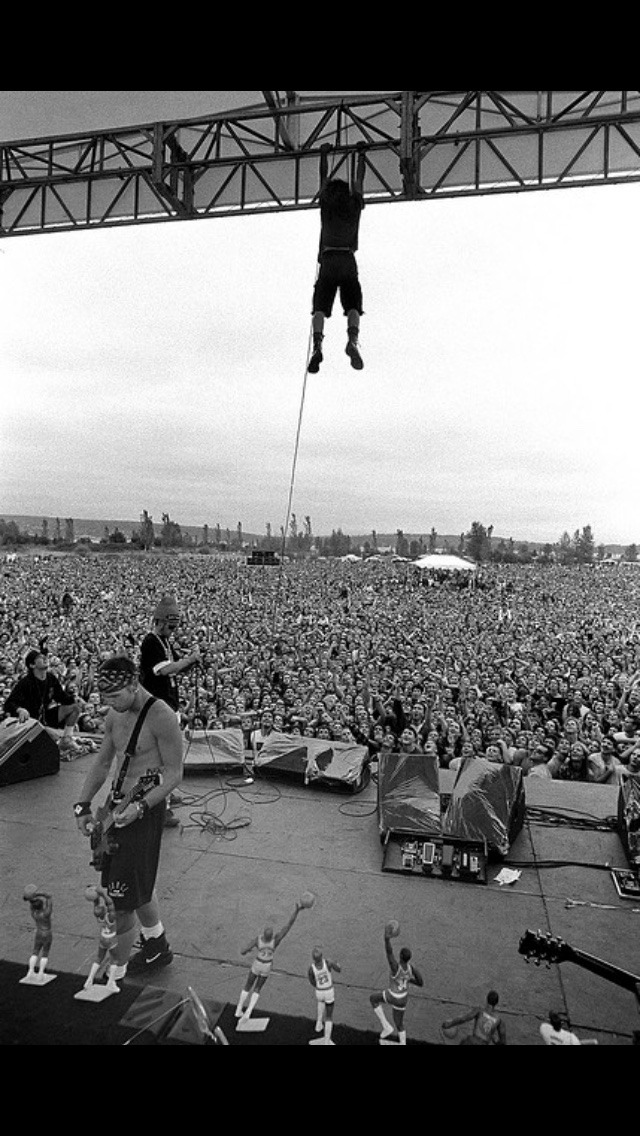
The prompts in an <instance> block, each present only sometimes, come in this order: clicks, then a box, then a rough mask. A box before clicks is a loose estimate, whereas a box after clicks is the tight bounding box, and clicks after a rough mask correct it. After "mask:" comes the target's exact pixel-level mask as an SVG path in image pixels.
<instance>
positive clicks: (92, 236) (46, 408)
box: [0, 92, 640, 544]
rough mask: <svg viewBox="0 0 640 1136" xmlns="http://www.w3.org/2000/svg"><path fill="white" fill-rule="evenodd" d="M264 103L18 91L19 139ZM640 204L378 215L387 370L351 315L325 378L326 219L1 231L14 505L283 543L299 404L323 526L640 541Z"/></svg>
mask: <svg viewBox="0 0 640 1136" xmlns="http://www.w3.org/2000/svg"><path fill="white" fill-rule="evenodd" d="M186 96H189V98H187V97H186ZM214 96H215V98H214ZM259 101H260V93H259V92H231V93H227V92H4V93H3V101H2V106H1V112H0V141H6V140H9V139H15V138H18V137H22V138H25V137H39V136H43V135H45V134H47V133H49V134H53V133H63V132H66V131H73V130H78V129H87V128H93V129H100V128H102V127H105V126H116V125H133V124H135V123H137V122H147V121H154V120H159V119H160V118H167V117H180V116H182V115H185V116H195V115H199V114H205V113H209V112H210V111H212V110H224V109H228V108H230V107H231V106H239V105H241V106H246V105H249V104H252V103H257V102H259ZM365 190H366V182H365ZM639 217H640V184H636V185H626V186H624V185H623V186H607V187H598V188H592V189H574V190H567V189H565V190H562V191H559V190H557V191H553V190H550V191H541V192H535V193H522V194H505V195H498V196H494V197H489V196H483V197H476V198H466V199H464V200H451V199H447V200H444V199H443V200H439V201H425V202H416V203H384V204H372V205H369V206H368V207H367V208H366V209H365V211H364V214H363V216H362V221H361V226H360V251H359V254H358V264H359V269H360V277H361V282H362V286H363V292H364V307H365V315H364V316H363V319H362V330H361V349H362V354H363V357H364V361H365V367H364V370H363V371H361V372H356V371H354V370H352V368H351V367H350V365H349V360H348V358H347V356H346V355H345V353H344V347H345V342H346V333H345V320H344V317H343V315H342V312H341V310H340V308H339V305H338V304H336V307H335V309H334V315H333V317H332V318H331V320H330V321H328V323H327V325H326V329H325V331H326V335H325V342H324V353H325V362H324V363H323V365H322V367H321V368H320V372H319V374H317V375H309V376H308V378H307V381H306V388H305V383H304V380H305V368H306V361H307V352H308V347H309V333H310V312H311V292H312V288H313V283H314V279H315V273H316V254H317V245H318V232H319V214H318V212H317V211H316V210H312V211H304V212H299V213H289V214H284V213H279V214H271V215H269V216H262V217H255V216H244V217H221V218H215V219H207V220H201V221H195V222H175V223H171V224H151V225H143V226H139V227H137V226H130V227H123V228H121V229H118V228H112V229H103V230H98V231H93V232H77V233H60V234H43V235H34V236H21V237H15V238H9V239H7V240H4V241H0V305H1V310H2V317H1V319H0V381H1V383H2V414H1V419H0V515H7V514H11V513H21V514H34V515H36V516H40V515H42V516H44V515H53V516H60V517H64V518H66V517H73V518H74V519H76V520H78V519H81V518H96V519H102V518H109V519H120V520H137V519H138V518H139V516H140V514H141V512H142V510H143V509H147V510H148V511H149V513H151V515H152V516H153V518H154V520H157V521H160V520H161V516H162V513H165V512H168V513H169V515H170V516H171V519H172V520H176V521H177V522H178V523H180V524H184V525H203V524H205V523H207V524H209V526H211V527H213V526H215V525H216V524H218V523H219V524H220V525H221V527H222V528H223V529H224V528H227V527H229V528H231V529H232V530H234V529H235V527H236V525H237V524H238V522H239V521H241V522H242V526H243V529H244V530H245V532H258V533H264V531H265V527H266V523H267V522H270V523H271V525H272V528H273V531H274V533H278V532H279V529H280V525H281V524H284V522H285V519H286V514H287V502H288V495H289V486H290V480H291V474H292V463H293V457H294V446H295V439H296V429H297V424H298V415H299V413H300V409H301V405H302V423H301V433H300V443H299V451H298V458H297V467H296V473H295V482H294V492H293V500H292V511H293V512H294V513H296V515H297V517H298V520H299V523H300V524H302V520H303V518H304V517H305V516H306V515H309V516H310V517H311V523H312V529H313V531H314V532H315V533H318V534H326V533H330V532H331V530H332V529H334V528H338V527H340V528H342V530H343V531H344V532H347V533H350V534H362V533H369V532H371V530H372V529H376V530H377V531H378V532H380V533H382V532H395V530H396V529H398V528H401V529H403V530H404V531H405V532H407V533H418V534H425V535H427V534H428V533H429V531H430V530H431V528H432V526H433V527H435V528H436V530H437V531H438V532H439V533H441V534H444V533H453V534H458V533H460V532H462V531H467V530H468V529H469V528H470V526H471V523H472V522H473V521H475V520H478V521H480V522H481V523H482V524H484V525H485V526H489V525H493V527H494V535H495V536H503V537H505V538H509V537H513V538H514V540H516V541H519V540H527V539H528V540H540V541H551V542H553V541H557V540H558V539H559V538H560V537H561V535H562V533H563V532H565V531H568V532H569V533H570V534H571V535H573V532H574V531H575V530H576V529H578V528H582V527H583V526H584V525H586V524H590V525H591V526H592V528H593V532H594V537H595V540H596V543H600V542H601V541H602V542H604V543H621V544H629V543H631V542H632V541H636V542H638V543H640V494H639V492H638V472H637V471H638V462H639V451H640V446H639V443H638V417H639V416H638V412H639V410H640V395H639V393H638V392H639V389H640V388H639V383H638V370H639V351H638V322H639V321H638V311H639V303H638V291H639V288H640V286H639V284H638V265H639V264H640V223H639V221H638V218H639ZM303 390H304V403H303V402H302V398H303Z"/></svg>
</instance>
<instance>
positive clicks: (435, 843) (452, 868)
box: [382, 836, 488, 884]
mask: <svg viewBox="0 0 640 1136" xmlns="http://www.w3.org/2000/svg"><path fill="white" fill-rule="evenodd" d="M487 858H488V856H487V846H486V843H484V842H483V841H477V840H454V839H452V838H446V837H445V838H438V839H434V840H421V839H415V838H408V837H398V836H391V838H390V839H389V840H388V841H387V842H386V844H385V852H384V859H383V864H382V870H383V871H387V872H401V873H403V874H407V875H408V874H414V875H418V874H419V875H421V876H427V877H429V878H432V879H440V880H459V881H461V882H464V883H474V884H486V882H487Z"/></svg>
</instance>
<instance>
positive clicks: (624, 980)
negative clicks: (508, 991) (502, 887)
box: [518, 931, 640, 1009]
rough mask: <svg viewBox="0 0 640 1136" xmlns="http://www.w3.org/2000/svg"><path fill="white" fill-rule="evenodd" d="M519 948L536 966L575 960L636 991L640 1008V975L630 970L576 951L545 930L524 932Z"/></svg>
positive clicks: (579, 964)
mask: <svg viewBox="0 0 640 1136" xmlns="http://www.w3.org/2000/svg"><path fill="white" fill-rule="evenodd" d="M518 951H519V952H520V954H521V955H524V956H525V959H526V961H527V962H529V961H530V960H531V959H533V960H534V962H535V964H536V966H539V964H540V963H541V962H546V963H548V964H549V966H550V965H551V963H552V962H555V963H561V962H574V963H577V965H578V966H582V967H584V969H585V970H590V971H591V972H592V974H597V975H599V977H600V978H606V979H607V980H608V981H609V982H614V983H615V984H616V986H622V987H623V988H624V989H625V990H630V991H631V993H632V994H635V996H636V998H637V999H638V1009H640V975H639V974H632V973H631V971H628V970H622V969H621V968H620V967H619V966H613V965H612V963H609V962H604V960H603V959H599V958H596V956H595V955H589V954H587V953H586V951H580V950H576V949H575V948H574V947H570V946H569V945H568V943H565V942H564V941H563V939H559V938H557V937H555V936H553V935H551V934H549V933H546V934H545V933H544V932H542V931H537V932H536V931H525V933H524V935H523V936H522V938H521V940H520V945H519V947H518Z"/></svg>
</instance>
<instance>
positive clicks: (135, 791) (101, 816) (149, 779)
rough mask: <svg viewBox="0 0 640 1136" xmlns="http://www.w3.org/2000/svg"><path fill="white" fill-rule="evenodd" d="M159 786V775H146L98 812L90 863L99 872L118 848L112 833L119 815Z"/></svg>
mask: <svg viewBox="0 0 640 1136" xmlns="http://www.w3.org/2000/svg"><path fill="white" fill-rule="evenodd" d="M159 784H160V775H159V774H158V773H155V772H154V773H145V774H144V776H143V777H141V778H140V780H139V781H137V782H136V784H135V785H134V786H133V788H132V789H130V790H129V792H128V793H126V794H125V796H124V797H123V798H122V799H121V800H119V801H118V802H117V803H114V802H113V800H112V799H111V797H109V798H108V799H107V801H106V802H105V804H104V805H101V806H100V808H98V809H97V810H96V814H95V817H94V820H93V824H92V828H91V834H90V841H91V852H92V857H91V860H90V863H91V864H92V865H93V867H94V868H95V869H96V870H97V871H98V872H101V871H102V869H103V867H104V860H105V857H106V856H109V855H112V854H113V853H114V852H115V851H116V850H117V848H118V842H117V840H116V839H115V836H114V835H113V833H112V832H111V829H112V828H113V826H114V824H115V821H116V817H117V815H118V813H121V812H123V811H124V810H125V809H126V807H127V805H131V804H133V802H134V801H141V800H142V798H143V797H144V796H146V794H147V793H149V792H150V791H151V789H153V787H154V785H159Z"/></svg>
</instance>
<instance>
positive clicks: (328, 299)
mask: <svg viewBox="0 0 640 1136" xmlns="http://www.w3.org/2000/svg"><path fill="white" fill-rule="evenodd" d="M338 290H340V302H341V304H342V310H343V311H344V314H345V315H346V314H347V312H350V311H352V310H353V309H355V310H356V311H357V312H359V313H360V315H362V288H361V287H360V281H359V279H358V266H357V264H356V258H355V256H354V255H353V253H352V252H323V253H322V257H321V260H320V271H319V273H318V278H317V280H316V283H315V287H314V289H313V311H314V312H323V313H324V315H325V316H326V317H327V319H328V318H329V316H330V315H331V312H332V310H333V301H334V300H335V297H336V292H337V291H338Z"/></svg>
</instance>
